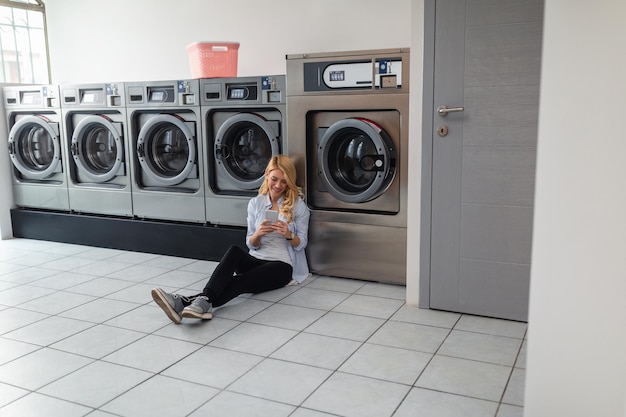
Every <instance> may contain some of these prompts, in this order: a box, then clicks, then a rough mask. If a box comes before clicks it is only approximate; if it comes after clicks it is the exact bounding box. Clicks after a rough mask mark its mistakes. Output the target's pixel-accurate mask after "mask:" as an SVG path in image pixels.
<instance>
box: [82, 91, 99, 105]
mask: <svg viewBox="0 0 626 417" xmlns="http://www.w3.org/2000/svg"><path fill="white" fill-rule="evenodd" d="M95 101H96V95H95V94H91V93H86V94H85V95H84V96H83V103H95Z"/></svg>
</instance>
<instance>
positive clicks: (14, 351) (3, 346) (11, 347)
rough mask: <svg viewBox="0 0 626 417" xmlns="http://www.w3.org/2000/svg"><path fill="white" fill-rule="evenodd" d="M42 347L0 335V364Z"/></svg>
mask: <svg viewBox="0 0 626 417" xmlns="http://www.w3.org/2000/svg"><path fill="white" fill-rule="evenodd" d="M38 349H41V346H37V345H33V344H30V343H24V342H20V341H19V340H11V339H5V338H4V337H0V352H2V355H0V365H2V364H4V363H7V362H11V361H12V360H13V359H17V358H19V357H20V356H24V355H27V354H29V353H30V352H34V351H35V350H38Z"/></svg>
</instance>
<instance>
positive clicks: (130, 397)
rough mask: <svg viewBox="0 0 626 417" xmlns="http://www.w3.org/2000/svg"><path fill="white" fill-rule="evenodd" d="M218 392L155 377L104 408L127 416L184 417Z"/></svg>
mask: <svg viewBox="0 0 626 417" xmlns="http://www.w3.org/2000/svg"><path fill="white" fill-rule="evenodd" d="M217 393H218V390H216V389H213V388H209V387H206V386H203V385H198V384H193V383H191V382H186V381H181V380H179V379H173V378H168V377H165V376H161V375H155V376H154V377H153V378H151V379H149V380H148V381H146V382H144V383H143V384H141V385H139V386H137V387H135V388H133V389H132V390H130V391H128V392H126V393H125V394H123V395H121V396H119V397H117V398H116V399H114V400H113V401H111V402H110V403H108V404H105V405H104V406H103V407H102V408H101V409H102V410H103V411H108V412H111V413H113V414H116V415H120V416H124V417H155V416H167V417H184V416H187V415H188V414H190V413H191V412H192V411H194V410H195V409H196V408H198V407H200V406H201V405H202V404H204V403H205V402H206V401H207V400H209V399H210V398H211V397H213V396H215V395H216V394H217ZM147 398H149V399H150V401H146V399H147Z"/></svg>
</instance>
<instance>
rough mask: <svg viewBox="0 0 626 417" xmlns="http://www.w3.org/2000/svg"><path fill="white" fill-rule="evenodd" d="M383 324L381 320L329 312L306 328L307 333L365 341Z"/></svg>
mask: <svg viewBox="0 0 626 417" xmlns="http://www.w3.org/2000/svg"><path fill="white" fill-rule="evenodd" d="M383 323H385V321H384V320H382V319H377V318H373V317H365V316H355V315H352V314H341V313H334V312H330V313H328V314H326V315H325V316H324V317H322V318H321V319H319V320H318V321H316V322H315V323H313V324H312V325H310V326H309V327H307V328H306V330H305V332H307V333H316V334H322V335H325V336H333V337H342V338H345V339H350V340H355V341H357V342H364V341H366V340H367V339H368V338H369V337H370V336H371V335H372V334H374V332H376V330H378V329H379V328H380V327H381V326H382V325H383Z"/></svg>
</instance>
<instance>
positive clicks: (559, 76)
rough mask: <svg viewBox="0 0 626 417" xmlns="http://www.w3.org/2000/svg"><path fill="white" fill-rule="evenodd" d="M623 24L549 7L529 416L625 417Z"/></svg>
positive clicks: (588, 8) (587, 10)
mask: <svg viewBox="0 0 626 417" xmlns="http://www.w3.org/2000/svg"><path fill="white" fill-rule="evenodd" d="M624 16H626V3H625V2H623V1H619V0H596V1H593V2H591V1H589V2H572V1H570V0H547V1H546V12H545V25H544V27H545V29H544V44H543V45H544V46H543V48H544V49H543V61H542V80H541V99H540V100H541V101H540V123H539V144H538V161H537V184H536V198H535V218H534V220H535V224H534V240H533V258H532V268H531V296H530V317H529V325H530V327H529V345H528V358H527V374H526V399H525V401H526V402H525V412H524V415H525V416H526V417H545V416H567V417H578V416H580V417H583V416H584V417H589V416H602V417H618V416H619V417H624V416H626V209H625V207H626V162H625V159H626V134H625V133H624V125H623V124H622V123H621V122H622V120H623V119H622V118H623V117H624V97H626V82H625V81H624V77H625V75H626V54H624V45H626V25H624Z"/></svg>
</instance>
